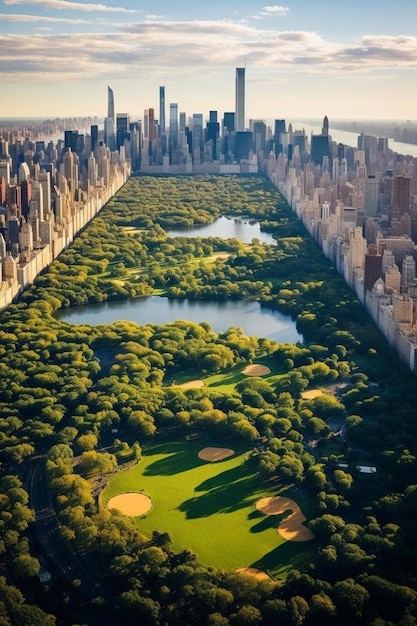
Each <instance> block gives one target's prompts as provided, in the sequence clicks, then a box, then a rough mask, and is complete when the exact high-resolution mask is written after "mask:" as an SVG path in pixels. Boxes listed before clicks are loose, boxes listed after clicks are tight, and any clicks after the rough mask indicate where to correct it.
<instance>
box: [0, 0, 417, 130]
mask: <svg viewBox="0 0 417 626" xmlns="http://www.w3.org/2000/svg"><path fill="white" fill-rule="evenodd" d="M146 9H147V8H146V5H145V4H143V5H140V4H138V3H133V1H132V0H121V1H120V2H119V1H118V0H114V2H112V3H110V2H109V0H105V2H103V3H96V2H89V3H87V2H71V1H67V0H30V1H29V0H1V1H0V22H1V27H0V58H1V60H2V62H1V69H0V78H1V81H2V85H3V89H4V93H5V94H6V97H4V98H3V101H2V104H1V107H0V117H13V116H15V117H30V116H33V117H35V116H36V117H38V116H39V117H51V116H52V117H55V116H85V115H98V116H102V117H104V116H105V115H106V110H105V105H104V99H103V93H104V92H105V90H106V87H107V85H108V84H110V85H111V86H112V89H113V90H114V94H115V109H116V110H117V111H127V112H129V114H130V115H131V117H133V118H135V117H142V116H143V110H144V109H145V108H149V107H152V108H154V109H155V110H156V111H158V102H159V96H158V89H159V86H160V85H164V86H165V89H166V91H165V96H166V103H167V105H168V106H169V103H171V102H175V103H178V105H179V110H185V111H187V113H188V114H191V113H194V112H200V113H203V115H204V116H207V114H208V110H209V109H217V110H218V111H219V113H220V115H221V114H222V112H224V111H231V110H234V99H235V83H234V72H235V68H236V67H243V66H246V103H245V108H246V121H247V120H248V119H249V118H253V119H256V118H274V117H277V116H278V117H292V118H293V119H294V118H300V117H305V118H321V117H322V116H323V114H324V113H326V114H328V115H329V117H332V118H333V119H336V118H337V119H341V118H354V119H369V118H379V119H399V120H406V119H410V120H413V119H416V115H415V110H416V108H415V103H416V102H417V81H416V80H415V77H416V67H417V37H416V36H415V34H414V32H413V27H412V25H413V24H415V22H416V19H417V6H416V5H415V2H413V1H412V0H399V2H397V3H396V4H395V6H394V5H388V3H385V2H378V3H377V2H376V1H374V0H371V2H368V3H367V5H366V6H365V5H363V3H362V2H361V3H360V2H359V0H352V2H350V3H349V5H346V6H345V5H340V4H339V5H337V6H334V5H332V4H330V3H328V2H325V1H324V0H319V1H318V2H316V3H314V10H312V6H311V4H309V3H308V2H307V1H306V0H297V1H296V0H293V1H292V2H286V3H283V4H282V5H281V4H279V5H278V4H266V3H265V2H253V1H251V2H249V1H247V0H243V1H242V2H239V3H224V2H222V3H220V1H219V0H214V1H213V2H210V3H209V4H207V5H204V6H199V7H196V6H195V5H189V4H186V3H185V2H179V3H176V4H175V6H173V5H172V4H171V3H168V2H167V1H166V0H156V1H155V2H153V4H152V13H150V12H149V11H147V10H146ZM40 83H41V84H40Z"/></svg>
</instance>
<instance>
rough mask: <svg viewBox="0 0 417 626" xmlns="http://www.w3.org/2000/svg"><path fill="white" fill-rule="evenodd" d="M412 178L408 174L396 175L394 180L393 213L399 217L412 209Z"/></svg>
mask: <svg viewBox="0 0 417 626" xmlns="http://www.w3.org/2000/svg"><path fill="white" fill-rule="evenodd" d="M410 202H411V179H410V178H409V177H408V176H394V179H393V182H392V208H391V215H392V216H394V217H399V216H400V215H402V214H403V213H405V212H406V211H407V212H408V211H409V210H410Z"/></svg>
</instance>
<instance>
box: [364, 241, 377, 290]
mask: <svg viewBox="0 0 417 626" xmlns="http://www.w3.org/2000/svg"><path fill="white" fill-rule="evenodd" d="M378 278H382V256H381V255H380V254H378V252H377V248H376V246H369V248H368V252H367V253H366V254H365V268H364V281H363V282H364V284H363V286H364V290H365V293H366V292H367V291H370V290H371V289H372V288H373V286H374V285H375V283H376V281H377V280H378Z"/></svg>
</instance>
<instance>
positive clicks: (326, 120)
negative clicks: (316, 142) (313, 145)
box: [321, 115, 329, 136]
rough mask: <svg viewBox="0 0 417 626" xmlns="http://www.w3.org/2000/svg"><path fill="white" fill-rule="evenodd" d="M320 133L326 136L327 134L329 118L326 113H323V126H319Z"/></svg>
mask: <svg viewBox="0 0 417 626" xmlns="http://www.w3.org/2000/svg"><path fill="white" fill-rule="evenodd" d="M321 134H322V135H326V136H328V134H329V118H328V117H327V115H325V116H324V118H323V126H322V128H321Z"/></svg>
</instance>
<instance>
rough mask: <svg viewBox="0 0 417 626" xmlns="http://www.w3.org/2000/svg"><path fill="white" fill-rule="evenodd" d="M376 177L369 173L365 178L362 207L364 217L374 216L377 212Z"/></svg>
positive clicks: (377, 189) (377, 191) (377, 190)
mask: <svg viewBox="0 0 417 626" xmlns="http://www.w3.org/2000/svg"><path fill="white" fill-rule="evenodd" d="M378 193H379V188H378V179H377V178H376V176H374V175H371V176H368V177H367V178H366V179H365V196H364V209H365V215H366V217H375V216H376V214H377V212H378Z"/></svg>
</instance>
